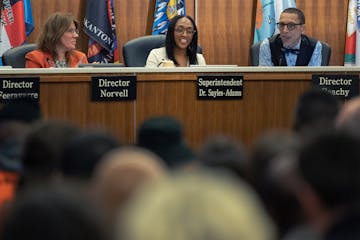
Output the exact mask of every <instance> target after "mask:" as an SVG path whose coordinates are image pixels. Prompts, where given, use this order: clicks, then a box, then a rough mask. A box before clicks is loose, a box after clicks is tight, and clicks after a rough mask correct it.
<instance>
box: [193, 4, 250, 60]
mask: <svg viewBox="0 0 360 240" xmlns="http://www.w3.org/2000/svg"><path fill="white" fill-rule="evenodd" d="M253 8H254V3H253V1H249V0H226V1H224V0H212V1H208V0H198V14H197V16H198V28H199V41H200V45H201V46H203V49H204V50H203V52H204V56H205V58H206V61H207V63H208V64H237V65H243V66H247V65H248V63H249V46H250V43H251V42H252V39H253V31H252V27H251V26H252V22H253V21H252V19H253V16H252V15H253Z"/></svg>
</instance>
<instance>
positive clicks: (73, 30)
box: [66, 28, 80, 34]
mask: <svg viewBox="0 0 360 240" xmlns="http://www.w3.org/2000/svg"><path fill="white" fill-rule="evenodd" d="M66 32H67V33H72V34H74V33H76V34H79V32H80V31H79V29H73V28H69V29H68V30H66Z"/></svg>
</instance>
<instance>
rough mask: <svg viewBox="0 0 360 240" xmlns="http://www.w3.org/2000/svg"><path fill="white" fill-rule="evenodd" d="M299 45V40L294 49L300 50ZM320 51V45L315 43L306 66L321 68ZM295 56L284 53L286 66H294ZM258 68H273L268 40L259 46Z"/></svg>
mask: <svg viewBox="0 0 360 240" xmlns="http://www.w3.org/2000/svg"><path fill="white" fill-rule="evenodd" d="M300 43H301V40H299V42H298V43H297V44H296V45H295V47H294V49H300ZM321 49H322V45H321V43H320V42H319V41H317V43H316V46H315V49H314V52H313V54H312V56H311V59H310V62H309V65H308V66H321V58H322V54H321ZM297 56H298V55H296V54H294V53H291V52H286V53H285V59H286V63H287V65H288V66H290V67H293V66H295V64H296V60H297ZM259 66H274V64H273V62H272V61H271V50H270V43H269V39H268V38H266V39H264V40H263V42H262V43H261V45H260V51H259Z"/></svg>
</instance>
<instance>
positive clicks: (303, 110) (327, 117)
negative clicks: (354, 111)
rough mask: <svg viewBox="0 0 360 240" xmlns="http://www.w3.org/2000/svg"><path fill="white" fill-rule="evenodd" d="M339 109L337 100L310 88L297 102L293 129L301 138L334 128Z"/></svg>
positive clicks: (339, 103)
mask: <svg viewBox="0 0 360 240" xmlns="http://www.w3.org/2000/svg"><path fill="white" fill-rule="evenodd" d="M340 107H341V101H340V99H339V98H337V97H335V96H334V95H332V94H331V93H329V92H327V91H324V90H321V89H319V88H310V89H308V90H306V91H305V92H303V93H302V94H301V95H300V96H299V98H298V100H297V104H296V106H295V109H294V110H295V111H294V120H293V129H294V131H295V132H297V133H299V134H300V135H301V136H309V135H313V134H316V133H318V132H321V131H327V130H329V129H331V128H334V126H335V119H336V116H337V114H338V112H339V110H340Z"/></svg>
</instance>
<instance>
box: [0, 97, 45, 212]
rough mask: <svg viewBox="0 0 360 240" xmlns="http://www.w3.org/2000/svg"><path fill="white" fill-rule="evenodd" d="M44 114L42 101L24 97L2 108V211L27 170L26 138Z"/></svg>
mask: <svg viewBox="0 0 360 240" xmlns="http://www.w3.org/2000/svg"><path fill="white" fill-rule="evenodd" d="M41 117H42V113H41V110H40V106H39V103H38V102H35V101H33V100H31V99H27V98H20V99H14V100H12V101H11V102H7V103H3V104H2V106H1V108H0V215H1V214H2V208H3V206H4V204H6V203H8V202H9V201H11V200H12V199H13V197H14V195H15V191H16V188H17V185H18V182H19V179H20V177H21V175H22V172H23V166H22V162H21V155H22V151H23V144H24V138H25V136H26V134H27V132H28V131H29V129H30V128H31V127H32V125H33V124H34V123H35V122H36V121H39V120H40V119H41Z"/></svg>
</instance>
